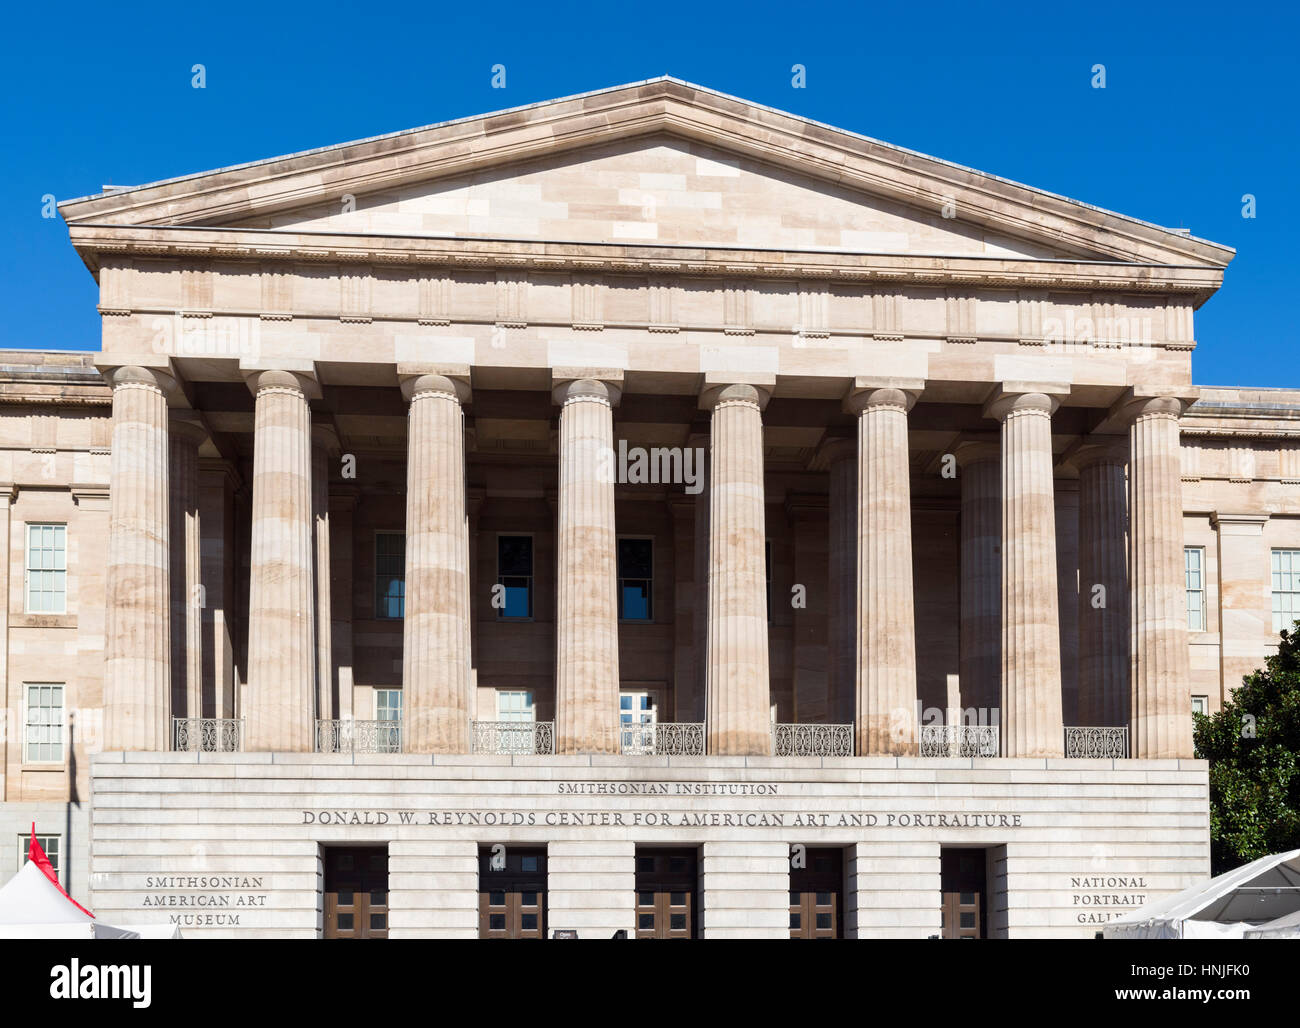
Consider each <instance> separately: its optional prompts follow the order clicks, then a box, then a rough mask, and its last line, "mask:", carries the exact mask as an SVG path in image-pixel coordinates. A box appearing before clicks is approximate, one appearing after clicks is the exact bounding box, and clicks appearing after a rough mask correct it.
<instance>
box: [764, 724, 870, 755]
mask: <svg viewBox="0 0 1300 1028" xmlns="http://www.w3.org/2000/svg"><path fill="white" fill-rule="evenodd" d="M772 754H773V755H774V756H777V757H851V756H853V726H852V725H818V724H786V725H780V724H774V725H773V726H772Z"/></svg>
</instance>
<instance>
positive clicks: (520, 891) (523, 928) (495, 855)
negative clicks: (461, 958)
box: [478, 846, 546, 939]
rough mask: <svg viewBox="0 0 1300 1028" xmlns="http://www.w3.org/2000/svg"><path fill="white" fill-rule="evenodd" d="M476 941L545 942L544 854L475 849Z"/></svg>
mask: <svg viewBox="0 0 1300 1028" xmlns="http://www.w3.org/2000/svg"><path fill="white" fill-rule="evenodd" d="M478 937H479V938H480V939H545V938H546V850H544V849H515V848H513V847H497V846H482V847H480V848H479V851H478Z"/></svg>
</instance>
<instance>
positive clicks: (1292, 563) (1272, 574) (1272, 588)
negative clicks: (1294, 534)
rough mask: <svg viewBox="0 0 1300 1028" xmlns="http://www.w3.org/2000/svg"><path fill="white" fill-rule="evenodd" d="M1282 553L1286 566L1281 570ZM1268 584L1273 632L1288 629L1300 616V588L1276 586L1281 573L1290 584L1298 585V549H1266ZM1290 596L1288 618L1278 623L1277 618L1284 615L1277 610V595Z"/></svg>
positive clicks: (1299, 569) (1299, 577)
mask: <svg viewBox="0 0 1300 1028" xmlns="http://www.w3.org/2000/svg"><path fill="white" fill-rule="evenodd" d="M1282 554H1286V555H1287V563H1288V567H1287V569H1286V570H1285V571H1283V570H1282V567H1281V565H1282V561H1281V560H1280V559H1279V558H1280V557H1281V555H1282ZM1268 570H1269V575H1268V585H1269V598H1270V600H1271V603H1270V606H1269V609H1270V611H1271V612H1272V615H1273V633H1274V634H1277V633H1279V632H1281V631H1282V630H1283V629H1286V630H1290V629H1291V627H1292V626H1293V625H1294V624H1295V621H1296V619H1297V618H1300V588H1293V589H1279V588H1278V587H1277V585H1278V582H1279V580H1280V579H1281V577H1282V576H1283V575H1286V576H1288V577H1289V578H1290V579H1291V584H1292V585H1293V586H1294V585H1300V549H1296V548H1294V547H1290V546H1275V547H1273V548H1272V549H1270V550H1269V551H1268ZM1279 596H1289V597H1291V598H1292V599H1291V603H1290V608H1291V610H1290V615H1291V616H1290V619H1289V620H1288V621H1287V622H1286V623H1285V624H1279V623H1278V619H1279V618H1280V617H1283V616H1284V612H1282V611H1279V610H1278V597H1279Z"/></svg>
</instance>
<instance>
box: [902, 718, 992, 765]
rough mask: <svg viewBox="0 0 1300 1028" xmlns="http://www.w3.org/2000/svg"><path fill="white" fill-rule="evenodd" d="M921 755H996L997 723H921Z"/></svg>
mask: <svg viewBox="0 0 1300 1028" xmlns="http://www.w3.org/2000/svg"><path fill="white" fill-rule="evenodd" d="M920 727H921V733H920V739H919V743H920V747H919V749H920V753H919V754H918V755H919V756H922V757H996V756H997V755H998V742H999V740H998V726H997V725H921V726H920Z"/></svg>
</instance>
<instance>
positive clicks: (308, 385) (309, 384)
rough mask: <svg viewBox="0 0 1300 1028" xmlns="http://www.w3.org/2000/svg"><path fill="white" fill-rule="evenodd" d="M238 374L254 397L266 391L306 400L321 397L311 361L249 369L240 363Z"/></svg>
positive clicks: (245, 364) (242, 362)
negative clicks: (284, 393) (295, 395)
mask: <svg viewBox="0 0 1300 1028" xmlns="http://www.w3.org/2000/svg"><path fill="white" fill-rule="evenodd" d="M239 372H240V374H241V375H243V376H244V384H245V385H247V386H248V388H249V391H250V392H251V393H252V394H253V395H254V396H257V395H258V394H259V393H261V392H264V391H265V390H268V389H275V390H278V391H281V392H284V391H289V392H296V393H301V394H302V396H303V398H304V399H307V400H319V399H320V396H321V391H320V382H319V380H318V379H317V378H316V371H315V367H314V365H313V364H312V362H311V361H296V362H284V363H283V364H282V365H280V366H276V367H270V366H268V367H250V366H249V365H248V364H247V363H245V362H244V361H240V363H239Z"/></svg>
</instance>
